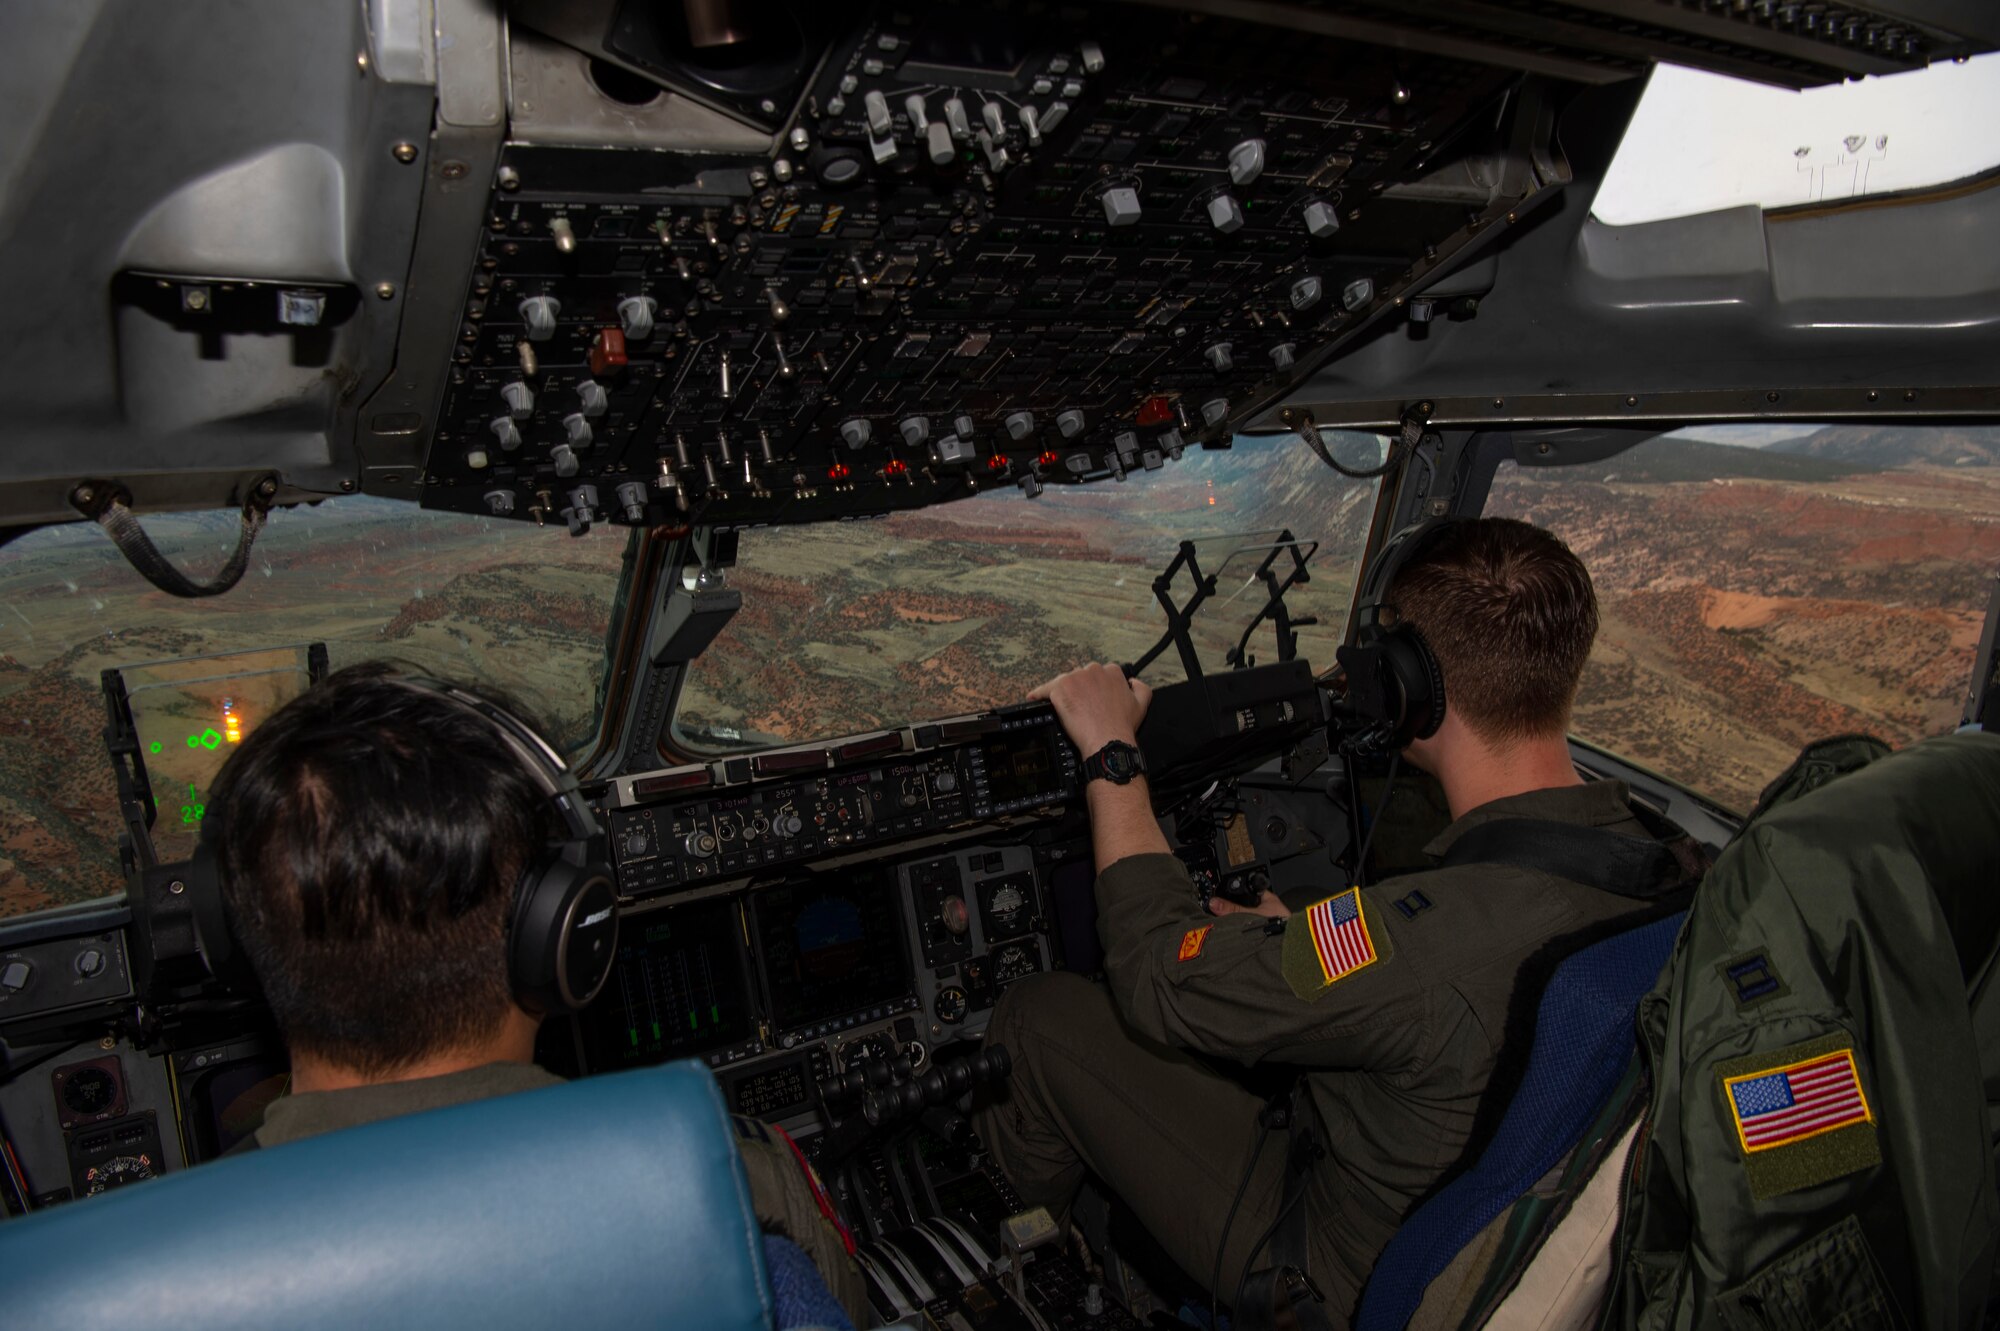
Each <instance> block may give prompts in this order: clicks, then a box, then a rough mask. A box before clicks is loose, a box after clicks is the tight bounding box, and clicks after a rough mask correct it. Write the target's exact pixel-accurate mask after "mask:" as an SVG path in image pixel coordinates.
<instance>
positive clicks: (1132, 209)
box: [1101, 185, 1142, 226]
mask: <svg viewBox="0 0 2000 1331" xmlns="http://www.w3.org/2000/svg"><path fill="white" fill-rule="evenodd" d="M1101 202H1102V203H1103V204H1104V222H1105V225H1107V226H1131V225H1132V224H1133V223H1135V222H1137V221H1138V220H1139V217H1140V213H1141V211H1142V210H1141V209H1140V207H1139V191H1138V190H1135V189H1133V188H1131V187H1130V186H1129V185H1120V186H1119V187H1117V188H1116V189H1108V190H1106V191H1104V198H1103V199H1102V200H1101Z"/></svg>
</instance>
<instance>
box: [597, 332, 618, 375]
mask: <svg viewBox="0 0 2000 1331" xmlns="http://www.w3.org/2000/svg"><path fill="white" fill-rule="evenodd" d="M624 368H625V334H624V333H623V332H622V331H620V330H619V329H616V328H600V329H598V330H597V336H596V337H595V338H594V339H592V341H591V343H590V372H591V373H592V374H595V375H606V374H610V373H611V372H612V371H613V370H622V369H624Z"/></svg>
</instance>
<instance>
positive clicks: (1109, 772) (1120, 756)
mask: <svg viewBox="0 0 2000 1331" xmlns="http://www.w3.org/2000/svg"><path fill="white" fill-rule="evenodd" d="M1133 771H1134V768H1133V765H1132V750H1130V749H1128V748H1126V747H1125V746H1124V745H1122V744H1121V745H1119V746H1118V747H1117V748H1115V749H1106V750H1105V751H1104V774H1105V775H1106V776H1108V777H1110V778H1111V779H1112V780H1113V781H1119V782H1124V781H1130V780H1131V779H1132V773H1133Z"/></svg>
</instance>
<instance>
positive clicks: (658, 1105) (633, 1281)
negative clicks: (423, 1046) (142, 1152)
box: [0, 1062, 773, 1331]
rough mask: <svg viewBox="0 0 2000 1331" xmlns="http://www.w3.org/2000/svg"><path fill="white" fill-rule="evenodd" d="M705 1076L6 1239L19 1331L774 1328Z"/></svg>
mask: <svg viewBox="0 0 2000 1331" xmlns="http://www.w3.org/2000/svg"><path fill="white" fill-rule="evenodd" d="M763 1238H764V1236H763V1233H762V1231H761V1230H760V1229H759V1227H758V1224H757V1220H756V1217H755V1215H754V1214H753V1213H752V1211H751V1206H750V1196H749V1187H748V1184H747V1183H746V1181H745V1179H744V1174H743V1163H742V1160H741V1158H740V1157H739V1156H738V1155H737V1153H736V1146H735V1133H734V1130H733V1128H732V1126H731V1124H730V1120H729V1116H728V1114H727V1112H726V1110H725V1107H724V1105H723V1102H722V1097H721V1095H720V1093H719V1092H718V1090H717V1088H716V1085H715V1079H714V1078H713V1077H711V1076H710V1075H709V1072H708V1069H707V1068H705V1067H703V1066H702V1065H700V1064H698V1063H693V1062H684V1063H672V1064H667V1065H665V1066H662V1067H656V1068H643V1069H639V1070H637V1071H633V1072H622V1073H615V1074H612V1075H609V1076H602V1077H590V1078H586V1079H584V1080H582V1081H575V1082H570V1083H567V1084H565V1085H562V1086H554V1087H550V1088H548V1089H546V1090H537V1091H528V1092H525V1093H523V1094H519V1095H508V1096H501V1097H499V1098H497V1099H492V1100H481V1101H478V1102H476V1103H473V1104H465V1105H455V1106H452V1107H451V1108H448V1109H438V1110H433V1111H431V1112H429V1113H423V1114H411V1115H408V1116H406V1117H403V1118H395V1119H388V1120H384V1121H383V1122H380V1123H371V1124H368V1125H367V1126H365V1127H359V1128H350V1129H347V1130H345V1131H341V1132H330V1133H327V1134H325V1135H323V1136H318V1137H311V1138H308V1139H306V1140H304V1141H297V1142H290V1143H287V1144H285V1145H282V1146H275V1147H272V1148H270V1149H268V1150H262V1151H255V1152H251V1153H249V1154H245V1155H242V1156H236V1157H232V1158H229V1159H224V1160H218V1161H215V1162H213V1163H211V1164H206V1165H202V1166H200V1167H198V1168H195V1169H191V1170H187V1171H185V1172H183V1173H179V1174H173V1175H169V1176H168V1177H166V1178H163V1179H160V1180H158V1181H156V1182H151V1183H145V1184H140V1185H137V1186H134V1187H129V1188H123V1189H120V1190H119V1191H116V1192H112V1193H108V1194H106V1195H104V1196H102V1197H95V1198H91V1199H88V1200H85V1201H79V1202H73V1203H70V1204H69V1205H66V1206H61V1207H57V1208H55V1209H53V1210H49V1211H43V1212H38V1213H37V1214H35V1215H32V1216H28V1217H26V1218H23V1219H20V1220H16V1221H12V1222H9V1223H7V1224H5V1225H0V1272H4V1273H5V1275H4V1277H0V1279H4V1293H0V1307H4V1308H5V1316H4V1321H5V1323H6V1324H7V1325H8V1326H21V1327H30V1326H37V1327H39V1326H49V1327H55V1326H71V1327H118V1328H121V1329H136V1328H144V1327H166V1326H172V1327H201V1328H203V1331H236V1329H237V1328H241V1329H242V1331H250V1329H251V1328H268V1327H274V1326H282V1327H288V1328H294V1329H295V1331H336V1329H338V1331H349V1329H350V1328H353V1327H362V1326H365V1327H424V1328H427V1329H429V1331H455V1329H460V1328H462V1329H463V1331H498V1329H499V1328H510V1327H532V1328H536V1329H537V1331H547V1328H569V1327H579V1328H580V1327H595V1326H628V1327H655V1326H675V1327H681V1326H699V1327H703V1328H714V1329H715V1331H768V1328H769V1327H770V1326H771V1325H772V1311H773V1310H772V1304H771V1294H770V1284H769V1280H768V1277H767V1274H766V1269H765V1258H764V1242H763Z"/></svg>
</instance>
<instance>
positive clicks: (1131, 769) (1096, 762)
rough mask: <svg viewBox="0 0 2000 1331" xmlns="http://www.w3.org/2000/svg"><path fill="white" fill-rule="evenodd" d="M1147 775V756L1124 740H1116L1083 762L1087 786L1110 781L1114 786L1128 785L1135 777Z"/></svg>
mask: <svg viewBox="0 0 2000 1331" xmlns="http://www.w3.org/2000/svg"><path fill="white" fill-rule="evenodd" d="M1145 774H1146V756H1145V755H1144V754H1142V753H1140V752H1139V750H1138V749H1137V748H1136V747H1134V746H1133V745H1130V744H1127V743H1126V742H1125V741H1124V740H1122V739H1114V740H1112V741H1111V742H1110V743H1109V744H1107V745H1105V746H1104V747H1103V748H1101V749H1099V750H1098V751H1097V752H1096V753H1093V754H1091V755H1090V756H1089V757H1088V758H1085V759H1084V760H1083V779H1084V783H1085V784H1086V785H1087V784H1089V783H1090V782H1092V781H1099V780H1103V781H1109V782H1110V783H1111V784H1112V785H1114V786H1122V785H1126V784H1128V783H1129V782H1130V781H1131V780H1132V778H1133V777H1135V776H1144V775H1145Z"/></svg>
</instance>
